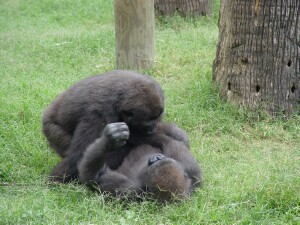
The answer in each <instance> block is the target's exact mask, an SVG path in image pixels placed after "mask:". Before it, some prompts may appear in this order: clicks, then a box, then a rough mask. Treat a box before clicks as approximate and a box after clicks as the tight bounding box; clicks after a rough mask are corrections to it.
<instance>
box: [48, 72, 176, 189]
mask: <svg viewBox="0 0 300 225" xmlns="http://www.w3.org/2000/svg"><path fill="white" fill-rule="evenodd" d="M163 112H164V95H163V91H162V89H161V87H160V85H159V84H158V83H157V82H156V81H155V80H153V79H152V78H151V77H150V76H147V75H142V74H139V73H136V72H133V71H121V70H117V71H111V72H108V73H106V74H102V75H98V76H92V77H89V78H86V79H83V80H81V81H79V82H78V83H76V84H75V85H73V86H71V87H70V88H69V89H68V90H66V91H64V92H63V93H62V94H60V95H59V96H58V97H57V98H56V99H55V100H54V101H53V102H52V103H51V104H50V106H48V108H46V110H45V111H44V113H43V118H42V130H43V133H44V134H45V136H46V138H47V139H48V142H49V145H50V147H52V148H53V149H54V150H55V151H56V152H57V153H58V154H59V155H60V156H61V157H62V160H61V162H59V163H58V165H57V166H56V167H55V168H54V169H53V170H52V172H51V174H50V179H51V180H53V181H56V182H62V183H65V182H69V181H71V180H73V179H76V178H78V169H77V165H78V162H79V161H80V159H81V158H82V155H83V152H84V151H85V150H86V148H87V147H88V146H89V145H90V144H91V143H93V142H94V141H95V140H96V139H97V138H99V137H100V136H101V135H102V132H103V129H104V127H105V126H106V125H107V124H109V123H115V122H125V123H126V124H127V125H128V127H129V130H130V133H131V135H130V138H129V140H128V141H127V143H128V144H127V145H126V146H124V147H123V148H122V149H121V150H120V151H119V152H118V153H117V154H113V156H111V158H113V160H112V163H111V166H112V168H117V167H118V166H119V165H120V164H121V162H122V160H123V158H124V157H125V156H126V155H127V154H128V153H129V151H130V150H131V149H132V146H135V145H139V144H141V143H144V144H146V142H147V141H146V139H147V137H148V136H151V135H152V134H153V133H155V131H156V127H157V124H158V123H159V122H160V121H161V119H162V116H163ZM175 135H177V134H175ZM179 136H180V135H179ZM179 138H181V137H179ZM153 144H155V143H153Z"/></svg>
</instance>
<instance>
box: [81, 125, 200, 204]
mask: <svg viewBox="0 0 300 225" xmlns="http://www.w3.org/2000/svg"><path fill="white" fill-rule="evenodd" d="M168 126H170V125H168ZM173 126H174V125H173ZM162 128H164V127H161V126H159V127H158V130H157V132H156V133H155V134H153V135H152V138H154V139H155V140H156V141H159V142H160V143H161V144H162V145H161V146H160V147H159V148H158V147H153V146H150V145H147V144H142V145H139V146H136V147H133V149H132V150H131V151H130V153H129V154H128V155H127V156H126V157H125V158H124V161H123V163H122V164H121V165H120V166H119V167H118V169H115V170H113V169H111V168H110V166H109V164H108V163H107V156H108V155H109V154H110V153H111V152H114V151H115V152H118V151H119V150H120V149H121V148H122V147H123V146H124V145H126V141H127V140H128V138H129V136H130V135H129V129H128V126H127V125H126V124H125V123H111V124H108V125H107V126H106V127H105V128H104V131H103V133H102V136H101V137H100V138H98V139H96V140H95V142H94V143H92V144H91V145H90V146H89V147H88V148H87V150H86V151H85V153H84V156H83V159H82V160H81V162H80V163H79V167H78V168H79V179H80V181H81V182H82V183H86V184H88V185H89V186H90V187H91V188H92V189H97V190H100V191H102V192H108V193H110V194H113V195H115V196H119V197H123V196H126V197H128V196H129V197H131V196H134V197H135V196H140V195H141V194H143V193H146V192H148V193H152V194H153V197H154V198H157V199H158V200H159V201H161V202H170V201H172V200H176V199H183V198H185V197H186V196H188V195H189V194H190V193H191V192H192V191H193V190H194V189H195V188H196V187H197V186H199V185H200V184H201V173H200V168H199V165H198V163H197V162H196V160H195V159H194V158H193V156H192V155H191V153H190V150H189V148H188V147H187V146H186V144H185V143H184V142H182V141H178V140H175V139H173V138H171V137H170V136H167V135H166V133H165V131H164V130H162ZM169 128H170V127H169Z"/></svg>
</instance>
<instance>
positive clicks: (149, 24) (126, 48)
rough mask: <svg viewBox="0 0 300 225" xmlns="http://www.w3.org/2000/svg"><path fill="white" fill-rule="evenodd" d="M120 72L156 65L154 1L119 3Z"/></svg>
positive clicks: (116, 11) (118, 39) (118, 60)
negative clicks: (121, 70)
mask: <svg viewBox="0 0 300 225" xmlns="http://www.w3.org/2000/svg"><path fill="white" fill-rule="evenodd" d="M115 30H116V60H117V68H118V69H146V68H151V67H152V66H153V64H154V58H155V50H154V0H115Z"/></svg>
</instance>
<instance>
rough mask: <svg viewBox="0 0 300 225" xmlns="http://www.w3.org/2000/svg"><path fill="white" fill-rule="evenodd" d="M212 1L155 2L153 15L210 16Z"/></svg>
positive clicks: (166, 0)
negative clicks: (176, 13)
mask: <svg viewBox="0 0 300 225" xmlns="http://www.w3.org/2000/svg"><path fill="white" fill-rule="evenodd" d="M212 2H213V0H155V1H154V7H155V14H156V15H158V16H160V15H163V16H164V15H172V14H174V13H175V12H178V13H179V14H180V15H182V16H188V15H192V16H198V15H203V16H205V15H211V13H212Z"/></svg>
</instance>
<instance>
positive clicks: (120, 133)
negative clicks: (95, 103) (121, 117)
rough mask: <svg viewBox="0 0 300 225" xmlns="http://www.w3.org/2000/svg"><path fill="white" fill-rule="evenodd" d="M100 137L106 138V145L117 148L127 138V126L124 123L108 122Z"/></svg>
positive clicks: (124, 142) (123, 143)
mask: <svg viewBox="0 0 300 225" xmlns="http://www.w3.org/2000/svg"><path fill="white" fill-rule="evenodd" d="M102 137H104V139H105V140H106V145H107V147H109V148H111V149H114V150H115V149H117V148H120V147H122V146H123V145H125V144H126V141H127V140H128V138H129V128H128V126H127V125H126V123H123V122H121V123H110V124H107V125H106V127H105V128H104V130H103V134H102Z"/></svg>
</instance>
